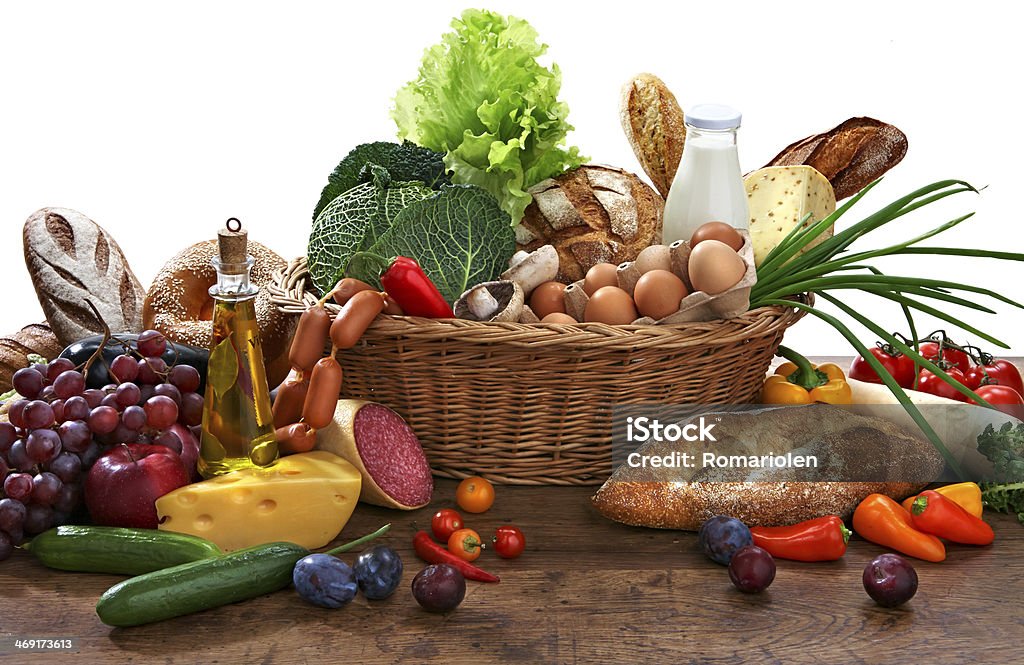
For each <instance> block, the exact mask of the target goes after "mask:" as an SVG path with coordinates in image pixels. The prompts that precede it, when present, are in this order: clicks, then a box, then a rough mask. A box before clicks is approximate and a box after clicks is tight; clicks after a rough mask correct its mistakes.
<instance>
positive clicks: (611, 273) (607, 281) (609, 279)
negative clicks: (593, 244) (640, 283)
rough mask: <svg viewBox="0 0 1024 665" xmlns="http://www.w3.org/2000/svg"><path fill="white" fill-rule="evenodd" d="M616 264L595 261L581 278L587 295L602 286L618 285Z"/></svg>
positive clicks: (590, 294)
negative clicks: (583, 277) (584, 276)
mask: <svg viewBox="0 0 1024 665" xmlns="http://www.w3.org/2000/svg"><path fill="white" fill-rule="evenodd" d="M617 268H618V267H617V266H615V265H612V264H611V263H595V264H594V265H593V267H592V268H591V269H590V270H588V271H587V276H586V278H585V279H584V280H583V290H584V291H585V292H586V294H587V295H588V296H592V295H594V292H595V291H597V290H598V289H599V288H601V287H602V286H618V285H619V278H618V275H617V273H616V270H617Z"/></svg>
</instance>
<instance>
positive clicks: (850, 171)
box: [765, 118, 907, 200]
mask: <svg viewBox="0 0 1024 665" xmlns="http://www.w3.org/2000/svg"><path fill="white" fill-rule="evenodd" d="M906 154H907V136H906V134H904V133H903V132H901V131H900V130H899V129H897V128H896V127H894V126H892V125H890V124H887V123H884V122H881V121H879V120H875V119H874V118H850V119H849V120H847V121H845V122H843V123H842V124H840V125H838V126H837V127H833V128H832V129H830V130H828V131H827V132H822V133H821V134H815V135H814V136H808V137H807V138H805V139H801V140H799V141H797V142H796V143H793V144H792V145H789V146H787V147H786V149H785V150H783V151H782V152H780V153H779V154H778V155H776V156H775V158H774V159H772V161H770V162H768V163H767V164H765V166H795V165H798V164H806V165H807V166H813V167H814V168H815V169H817V170H818V171H819V172H821V174H822V175H824V176H825V177H826V178H827V179H828V181H829V182H830V183H832V189H834V190H835V194H836V200H842V199H845V198H847V197H849V196H853V195H854V194H856V193H857V192H859V191H860V190H861V189H863V188H864V187H865V186H867V185H869V184H870V183H871V182H872V181H873V180H875V179H876V178H879V177H881V176H882V175H883V174H884V173H885V172H886V171H888V170H889V169H891V168H892V167H894V166H896V165H897V164H899V163H900V161H901V160H902V159H903V156H904V155H906Z"/></svg>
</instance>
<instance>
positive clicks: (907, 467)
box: [592, 404, 944, 530]
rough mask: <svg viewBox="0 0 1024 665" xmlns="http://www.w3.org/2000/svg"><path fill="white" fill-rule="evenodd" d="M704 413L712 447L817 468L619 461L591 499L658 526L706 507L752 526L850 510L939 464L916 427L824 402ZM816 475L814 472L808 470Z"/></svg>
mask: <svg viewBox="0 0 1024 665" xmlns="http://www.w3.org/2000/svg"><path fill="white" fill-rule="evenodd" d="M704 415H708V416H709V417H711V418H712V420H713V421H714V422H715V427H716V428H717V429H716V430H715V436H716V438H717V442H716V443H713V444H709V445H712V446H715V448H713V449H711V450H713V451H714V452H716V453H719V454H729V453H737V452H741V451H742V453H743V454H749V455H769V454H771V455H775V454H777V455H784V454H786V453H794V454H813V455H815V456H816V457H817V458H819V459H820V460H822V461H821V467H822V469H821V470H820V471H815V470H812V469H795V468H777V469H771V470H767V469H754V470H749V469H742V468H740V469H728V468H726V469H721V468H714V469H712V468H701V467H700V466H699V465H698V466H695V467H694V468H692V469H679V468H675V469H671V468H664V467H661V468H647V469H637V468H634V467H628V466H627V465H623V466H620V467H619V468H618V469H616V471H615V472H614V473H613V474H612V476H611V478H609V479H608V481H607V482H606V483H605V484H604V485H603V486H602V487H601V488H600V489H599V490H598V491H597V493H596V494H595V495H594V497H593V499H592V502H593V504H594V507H595V508H597V510H598V511H599V512H600V513H601V514H602V515H604V516H605V517H608V518H609V519H613V520H616V521H618V522H623V523H626V524H631V525H634V526H646V527H653V528H661V529H685V530H696V529H698V528H700V525H701V524H702V523H703V522H704V520H706V519H708V518H709V517H712V516H714V515H731V516H733V517H736V518H738V519H741V520H743V521H744V522H745V523H746V524H748V525H750V526H755V525H761V526H773V525H781V524H793V523H796V522H801V521H803V520H806V519H811V518H813V517H820V516H822V515H840V516H843V517H844V518H845V517H849V516H850V515H851V514H852V513H853V510H854V508H856V507H857V504H858V503H859V502H860V501H861V500H862V499H864V497H866V496H867V495H869V494H873V493H876V492H877V493H880V494H886V495H889V496H891V497H893V498H895V499H902V498H905V497H906V496H909V495H910V494H911V493H913V492H915V491H918V490H920V489H921V488H922V487H924V486H925V485H927V483H928V482H929V481H931V480H935V479H937V478H938V477H939V476H940V474H941V472H942V470H943V468H944V464H943V461H942V458H941V457H940V456H939V454H938V452H936V450H935V449H934V448H933V447H932V446H931V444H929V443H928V442H927V441H925V440H924V439H922V438H920V437H919V436H916V435H913V434H910V433H909V432H907V431H905V430H903V429H901V428H899V427H897V426H896V425H893V424H892V423H890V422H889V421H887V420H883V419H881V418H875V417H865V416H860V415H855V414H853V413H849V412H847V411H845V410H844V409H841V408H838V407H833V406H830V405H826V404H815V405H810V406H801V407H785V408H766V409H761V410H757V411H751V412H728V413H721V414H704ZM694 421H696V417H695V418H694ZM700 445H703V444H700ZM677 449H678V444H672V443H666V442H662V441H652V442H648V443H645V444H643V445H642V446H641V447H640V448H639V449H638V452H639V453H640V454H641V455H652V456H662V455H665V454H668V453H671V452H673V451H676V450H677ZM838 469H845V470H846V471H845V472H843V473H838V472H837V470H838ZM814 478H820V480H818V481H814V482H811V481H810V480H809V479H814ZM841 481H842V482H841Z"/></svg>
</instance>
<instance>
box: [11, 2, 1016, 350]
mask: <svg viewBox="0 0 1024 665" xmlns="http://www.w3.org/2000/svg"><path fill="white" fill-rule="evenodd" d="M466 6H467V5H465V4H464V3H462V2H396V1H394V0H392V1H390V2H368V3H341V2H335V3H315V4H314V3H287V4H285V3H280V4H277V5H273V4H265V3H234V2H232V3H226V2H224V3H206V2H202V3H200V2H178V3H174V4H163V3H161V4H149V3H129V2H107V3H102V4H101V3H78V2H67V3H8V4H5V5H4V8H3V9H2V10H0V228H2V229H3V233H4V236H3V239H2V240H0V284H2V285H3V293H4V296H3V298H4V303H3V304H4V308H3V312H4V314H3V321H4V329H3V330H0V334H4V333H8V332H13V331H14V330H16V329H17V328H19V327H20V326H22V325H24V324H27V323H30V322H33V321H36V320H40V319H41V318H42V315H41V310H40V309H39V306H38V303H37V302H36V300H35V294H34V293H33V291H32V288H31V284H30V281H29V277H28V274H27V272H26V270H25V268H24V263H23V259H22V246H21V240H20V229H21V225H22V224H23V222H24V220H25V218H26V217H28V215H29V214H31V213H32V212H33V211H34V210H36V209H38V208H40V207H43V206H63V207H70V208H75V209H77V210H80V211H81V212H83V213H85V214H86V215H88V216H89V217H91V218H92V219H94V220H95V221H97V222H98V223H100V224H101V225H102V226H104V227H105V228H106V229H107V230H108V231H109V232H110V233H111V234H112V235H113V236H114V237H115V238H116V239H117V240H118V241H119V243H120V245H121V247H122V248H123V249H124V251H125V253H126V254H127V255H128V258H129V260H130V262H131V264H132V266H133V267H134V269H135V271H136V273H137V274H138V275H139V277H140V278H141V279H142V281H143V283H144V284H146V285H148V283H149V281H150V280H151V279H152V277H153V275H154V274H155V273H156V271H157V270H158V269H159V267H160V265H162V263H163V262H164V261H165V260H166V259H167V258H168V257H169V256H171V255H172V254H174V253H175V252H177V251H178V250H179V249H181V248H183V247H184V246H186V245H189V244H191V243H193V242H195V241H198V240H200V239H204V238H208V237H213V235H214V233H215V230H216V228H217V227H218V226H219V225H220V224H222V223H223V220H224V219H225V218H227V217H229V216H237V217H240V218H241V219H242V220H243V221H244V222H245V223H246V224H247V226H248V227H249V229H250V234H251V235H250V237H252V238H253V239H255V240H259V241H261V242H264V243H265V244H267V245H270V246H271V247H272V248H274V249H276V250H277V251H278V252H279V253H281V254H283V255H285V256H286V257H292V256H295V255H299V254H302V253H304V248H305V242H306V237H307V234H308V230H309V225H310V213H311V211H312V208H313V205H314V204H315V203H316V201H317V199H318V197H319V193H320V189H321V187H322V186H323V185H324V183H325V182H326V177H327V174H328V173H329V172H330V171H331V169H332V168H333V167H334V165H335V164H336V163H337V162H338V161H339V160H340V159H341V158H342V157H343V156H344V155H345V154H346V153H347V152H348V150H349V149H351V148H352V147H353V146H355V145H356V144H358V143H361V142H365V141H372V140H380V139H383V140H393V139H394V136H395V127H394V125H393V123H392V121H391V120H390V118H389V115H388V110H389V108H390V104H391V98H392V96H393V95H394V93H395V91H396V90H397V89H398V88H399V87H400V86H401V85H403V84H404V83H405V82H406V81H407V80H409V79H410V78H412V77H413V76H414V74H415V72H416V69H417V67H418V64H419V59H420V55H421V53H422V51H423V49H424V48H426V47H427V46H429V45H431V44H433V43H435V42H436V41H437V40H438V38H439V36H440V35H441V33H442V32H443V31H445V30H446V29H447V26H448V22H449V21H450V19H451V18H452V17H453V16H455V15H457V14H458V13H460V12H461V10H462V9H463V8H465V7H466ZM487 6H488V7H489V8H493V9H496V10H498V11H501V12H504V13H511V14H514V15H517V16H520V17H523V18H526V19H527V20H529V21H530V22H531V23H532V24H533V26H534V27H535V28H537V30H538V31H539V32H540V36H541V39H542V40H543V41H544V42H546V43H548V44H549V45H550V46H551V49H550V51H549V57H550V59H551V60H554V61H555V62H557V63H558V64H559V65H560V66H561V68H562V73H563V79H564V83H563V88H562V99H563V100H564V101H566V102H567V103H568V104H569V106H570V108H571V114H570V121H571V122H572V123H573V124H574V125H575V126H576V131H575V133H574V134H573V135H571V140H572V141H573V142H574V143H575V144H577V145H579V146H580V147H581V148H582V150H583V152H584V153H585V154H587V155H588V156H590V157H591V158H592V159H593V160H594V161H598V162H603V163H608V164H614V165H618V166H622V167H625V168H627V169H630V170H634V171H636V172H638V173H639V172H640V168H639V165H638V164H637V162H636V160H635V158H634V157H633V154H632V152H631V151H630V148H629V146H628V144H627V142H626V140H625V138H624V137H623V135H622V132H621V129H620V127H619V120H618V95H619V88H620V86H621V84H622V83H623V82H624V81H626V80H627V79H628V78H629V77H630V76H631V75H632V74H634V73H636V72H639V71H651V72H654V73H656V74H658V75H659V76H661V77H662V78H663V79H664V80H665V81H666V83H668V85H669V86H670V87H671V88H672V90H673V91H674V92H675V93H676V96H677V97H678V98H679V100H680V102H681V103H682V104H683V105H684V107H685V106H689V105H691V104H694V103H699V102H707V101H713V102H723V103H728V104H731V105H733V106H736V107H738V108H740V109H741V110H742V111H743V112H744V126H743V129H742V130H741V134H740V154H741V160H742V163H743V167H744V170H750V169H754V168H756V167H758V166H761V165H762V164H763V163H764V162H765V161H767V160H769V159H770V158H771V157H773V156H774V155H775V154H776V153H777V152H778V151H779V150H781V149H782V148H783V147H784V146H786V145H787V144H789V143H791V142H792V141H794V140H796V139H798V138H801V137H804V136H806V135H808V134H812V133H816V132H818V131H822V130H825V129H828V128H830V127H832V126H834V125H836V124H838V123H839V122H841V121H842V120H845V119H846V118H848V117H850V116H856V115H870V116H873V117H876V118H879V119H882V120H885V121H888V122H891V123H893V124H895V125H897V126H898V127H900V128H901V129H903V130H904V131H905V132H906V134H907V135H908V137H909V140H910V151H909V153H908V155H907V157H906V159H905V160H904V161H903V163H902V164H900V165H899V166H898V167H897V168H896V169H894V170H893V171H891V172H890V174H889V176H888V178H887V179H886V181H885V182H884V183H882V185H880V186H879V187H877V188H876V190H875V192H874V193H873V195H872V196H871V197H870V198H869V199H866V200H865V201H864V202H862V203H861V204H860V205H859V208H860V214H854V213H851V217H850V218H849V221H853V220H855V219H859V218H860V217H862V216H864V215H866V214H867V213H869V212H872V211H873V210H874V209H876V208H878V207H881V206H882V205H884V204H885V203H888V202H889V201H890V200H892V199H894V198H896V197H898V196H900V195H902V194H904V193H907V192H909V191H911V190H912V189H915V188H916V187H918V186H921V185H924V184H927V183H929V182H932V181H934V180H938V179H942V178H950V177H955V178H963V179H966V180H969V181H971V182H972V183H974V184H976V185H978V186H982V185H988V189H987V190H986V191H985V192H984V193H983V194H982V196H980V197H975V196H972V195H967V194H965V195H960V196H959V197H956V198H954V199H953V201H952V202H950V204H949V205H939V206H934V207H932V208H929V209H925V210H923V211H920V212H917V213H914V214H913V215H912V216H911V217H909V218H904V219H905V221H903V222H901V223H900V225H899V227H898V228H895V229H893V230H892V233H891V235H890V236H889V237H890V238H891V239H892V240H898V239H901V238H907V237H910V236H912V235H915V234H916V233H918V232H920V231H922V230H924V229H925V228H927V227H931V226H934V225H937V224H939V223H941V222H943V221H946V220H948V219H951V218H953V217H955V216H957V215H959V214H962V213H963V212H966V211H969V210H977V211H978V216H977V217H976V218H975V219H973V220H971V221H970V222H968V223H967V224H965V225H963V226H962V227H961V228H959V229H958V230H955V231H953V232H950V233H949V234H947V235H946V236H944V237H943V238H942V239H941V240H942V241H943V242H942V243H941V244H953V245H957V244H960V245H965V246H978V247H989V248H1000V249H1018V250H1019V249H1020V244H1021V243H1020V238H1021V231H1020V226H1019V225H1020V223H1021V221H1020V219H1021V215H1020V211H1019V206H1018V197H1019V195H1020V187H1021V184H1020V168H1021V166H1020V164H1021V156H1022V155H1024V150H1022V148H1024V146H1022V140H1021V133H1020V130H1019V128H1018V127H1017V123H1018V122H1019V120H1018V115H1019V108H1018V106H1017V105H1016V100H1017V98H1018V94H1017V90H1018V89H1019V80H1020V73H1019V70H1018V67H1019V65H1020V64H1021V57H1020V56H1021V52H1020V39H1021V37H1020V35H1019V34H1018V31H1017V29H1016V27H1015V26H1018V25H1019V23H1018V21H1017V19H1016V18H1014V17H1013V16H1009V15H1006V16H1000V15H999V11H1000V9H999V7H1001V6H1003V5H995V3H992V6H990V7H989V8H988V10H987V11H986V10H985V9H986V8H985V3H979V2H975V3H971V4H970V5H969V6H965V5H963V3H955V4H954V3H946V2H932V3H927V4H925V3H898V2H891V1H889V2H858V3H834V4H833V3H823V2H799V3H795V2H794V3H788V4H787V3H784V2H770V3H764V2H760V3H756V4H754V3H751V4H749V5H744V4H743V3H736V2H733V3H727V4H726V3H722V4H721V5H715V4H714V3H701V4H700V5H695V6H691V7H692V8H689V9H687V8H685V6H684V5H683V4H682V3H671V4H669V3H664V4H662V3H653V2H638V1H633V2H615V3H598V2H587V3H582V2H577V3H555V2H550V1H543V2H537V1H532V0H518V1H517V2H491V3H487ZM1007 6H1008V5H1007ZM716 7H721V8H716ZM854 7H855V8H854ZM855 211H856V209H855ZM880 241H881V239H876V240H875V241H873V243H872V244H873V245H874V244H876V243H878V242H880ZM879 266H880V267H882V268H883V269H888V270H890V271H892V270H894V269H895V270H899V271H901V272H903V273H906V274H915V275H921V276H945V277H951V278H957V279H959V280H962V281H967V282H971V283H975V284H980V285H985V286H989V287H991V288H994V289H997V290H1000V291H1001V292H1003V293H1005V294H1006V295H1008V296H1010V297H1013V298H1016V299H1024V286H1022V285H1021V276H1022V274H1024V273H1022V271H1021V268H1020V266H1019V264H1007V263H999V262H990V261H984V260H963V259H956V258H951V257H942V258H941V259H931V260H928V259H922V260H920V261H902V262H900V263H899V264H897V265H893V264H888V265H886V264H881V263H880V264H879ZM857 303H858V305H859V306H861V307H862V309H863V310H864V311H866V312H867V313H869V314H870V315H871V316H872V317H874V318H875V319H876V320H878V321H879V322H880V323H882V324H883V325H884V326H885V327H886V328H889V329H892V330H896V329H901V327H902V326H901V325H900V324H901V316H900V314H899V312H898V310H897V309H896V308H895V307H894V306H889V305H887V304H879V305H872V304H871V303H864V302H862V301H857ZM998 309H999V311H1000V315H999V316H986V315H972V316H973V320H974V321H975V322H977V323H978V324H979V325H980V326H981V327H983V328H985V329H987V330H989V331H991V332H992V333H994V334H996V335H997V336H1000V337H1002V338H1003V339H1004V340H1005V341H1007V342H1008V343H1010V344H1011V345H1012V346H1014V347H1015V350H1016V351H1017V352H1018V353H1019V352H1021V351H1024V339H1022V338H1021V336H1020V333H1019V332H1018V331H1019V329H1020V328H1021V324H1022V323H1024V317H1022V316H1021V313H1020V311H1019V310H1017V311H1014V310H1012V309H1011V308H1009V307H1007V306H999V308H998ZM922 327H926V326H922ZM865 337H868V336H867V335H866V334H865ZM787 341H788V343H789V344H790V345H792V346H795V347H797V348H799V349H802V350H804V351H805V352H807V353H847V352H848V351H847V350H848V346H847V345H846V343H845V342H844V341H843V340H842V339H841V338H840V337H839V336H838V335H837V334H836V333H834V332H832V331H831V330H830V329H829V328H827V327H824V326H822V325H820V324H816V322H811V321H805V322H803V323H801V324H800V325H799V326H798V327H797V328H795V329H794V330H793V331H791V332H790V333H788V334H787Z"/></svg>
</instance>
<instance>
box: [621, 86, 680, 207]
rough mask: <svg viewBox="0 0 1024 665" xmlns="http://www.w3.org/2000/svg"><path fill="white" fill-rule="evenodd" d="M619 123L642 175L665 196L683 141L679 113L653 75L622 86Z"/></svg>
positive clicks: (674, 98) (673, 99)
mask: <svg viewBox="0 0 1024 665" xmlns="http://www.w3.org/2000/svg"><path fill="white" fill-rule="evenodd" d="M619 120H620V122H621V123H622V131H623V132H625V134H626V139H627V140H628V141H629V145H630V146H631V147H632V148H633V153H634V154H635V155H636V158H637V160H638V161H639V162H640V166H641V167H643V169H644V173H646V174H647V177H648V178H650V179H651V182H652V183H653V184H654V188H655V189H657V190H658V192H659V193H660V194H661V196H662V197H667V196H668V192H669V189H670V188H671V187H672V180H673V179H674V178H675V176H676V170H677V169H678V168H679V160H680V159H681V158H682V155H683V145H684V144H685V142H686V125H685V123H684V120H683V110H682V108H681V107H680V106H679V102H678V101H676V97H675V95H673V94H672V91H671V90H669V89H668V87H667V86H666V85H665V83H664V82H662V80H661V79H659V78H658V77H657V76H655V75H654V74H648V73H646V72H645V73H642V74H637V75H636V76H634V77H633V78H632V79H630V80H629V81H627V82H626V83H625V85H623V86H622V95H621V100H620V103H619Z"/></svg>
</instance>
